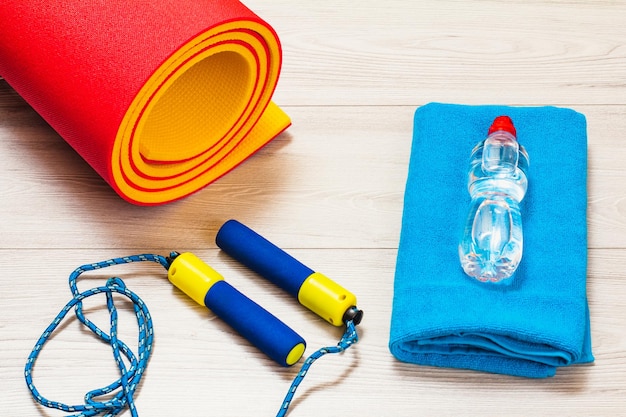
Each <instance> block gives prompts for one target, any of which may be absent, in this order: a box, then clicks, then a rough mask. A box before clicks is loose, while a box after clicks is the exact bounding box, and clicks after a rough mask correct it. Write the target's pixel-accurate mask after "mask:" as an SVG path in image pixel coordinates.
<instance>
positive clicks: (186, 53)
mask: <svg viewBox="0 0 626 417" xmlns="http://www.w3.org/2000/svg"><path fill="white" fill-rule="evenodd" d="M97 3H98V4H97V5H96V4H95V3H94V1H93V0H71V1H60V0H3V1H2V4H0V16H2V20H3V23H2V25H0V75H1V76H3V77H4V78H5V80H6V81H7V82H8V83H9V84H10V85H11V86H12V87H13V88H14V89H15V90H16V91H17V92H18V93H19V94H20V95H21V96H22V97H23V98H24V99H25V100H26V101H27V102H28V103H29V104H30V105H31V106H32V107H33V108H34V109H35V110H36V111H37V112H38V113H39V114H40V115H41V116H42V117H43V118H44V119H45V120H46V121H47V122H48V123H49V124H50V125H51V126H52V127H53V128H54V129H55V130H56V131H57V132H58V133H59V134H60V135H61V136H62V137H63V138H64V139H65V140H66V141H67V142H68V143H69V144H70V145H71V146H72V147H73V148H74V149H75V150H76V151H77V152H78V153H79V154H80V155H81V156H82V157H83V158H84V159H85V160H86V161H87V162H88V163H89V164H90V165H91V166H92V167H93V168H94V169H95V170H96V171H97V172H98V173H99V174H100V175H101V176H102V177H103V178H104V179H105V180H106V181H107V182H108V183H109V184H110V185H111V187H113V189H114V190H115V191H116V192H117V193H118V194H119V195H120V196H122V197H123V198H124V199H126V200H128V201H130V202H132V203H135V204H140V205H156V204H163V203H167V202H170V201H174V200H178V199H180V198H183V197H185V196H187V195H189V194H191V193H193V192H195V191H197V190H199V189H201V188H202V187H204V186H206V185H207V184H209V183H211V182H212V181H214V180H216V179H217V178H219V177H221V176H222V175H224V174H225V173H227V172H228V171H230V170H231V169H233V168H234V167H235V166H237V165H238V164H240V163H241V162H242V161H244V160H245V159H246V158H247V157H249V156H250V155H252V154H253V153H254V152H255V151H257V150H258V149H259V148H261V147H262V146H263V145H265V144H266V143H267V142H269V141H270V140H272V139H273V138H274V137H275V136H276V135H278V134H279V133H280V132H282V131H283V130H284V129H286V128H287V127H288V126H289V125H290V120H289V117H288V116H287V115H286V114H285V113H284V112H283V111H282V110H281V109H280V108H278V106H276V105H275V104H274V103H272V102H271V97H272V94H273V93H274V89H275V87H276V83H277V81H278V76H279V73H280V69H281V62H282V57H281V47H280V43H279V40H278V37H277V36H276V33H275V32H274V30H273V29H272V28H271V27H270V26H269V25H268V24H267V23H266V22H264V21H263V20H261V19H260V18H259V17H258V16H256V15H255V14H254V13H253V12H251V11H250V10H249V9H248V8H246V7H245V6H244V5H242V4H241V3H240V2H238V1H236V0H176V1H173V0H160V1H158V2H154V1H145V0H134V1H132V2H128V1H122V0H109V1H106V2H97Z"/></svg>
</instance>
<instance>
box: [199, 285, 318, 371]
mask: <svg viewBox="0 0 626 417" xmlns="http://www.w3.org/2000/svg"><path fill="white" fill-rule="evenodd" d="M204 304H205V305H206V306H207V307H208V308H209V309H210V310H211V311H212V312H214V313H215V314H216V315H217V316H218V317H220V318H221V319H222V320H223V321H225V322H226V323H227V324H229V325H230V326H231V327H232V328H233V329H235V330H236V331H237V332H238V333H239V334H240V335H242V336H243V337H245V338H246V339H247V340H248V341H249V342H250V343H252V344H253V345H254V346H256V347H257V348H258V349H259V350H260V351H261V352H263V353H265V354H266V355H267V356H268V357H270V358H271V359H273V360H274V361H276V362H277V363H279V364H280V365H282V366H291V365H293V364H294V363H295V362H297V360H298V359H300V357H301V356H302V353H303V352H304V347H305V346H306V342H305V341H304V339H303V338H302V337H301V336H300V335H298V334H297V333H296V332H295V331H294V330H292V329H291V328H290V327H289V326H287V325H286V324H285V323H283V322H282V321H280V320H279V319H278V318H276V317H275V316H274V315H272V314H271V313H270V312H268V311H267V310H265V309H264V308H263V307H261V306H260V305H258V304H257V303H255V302H254V301H252V300H250V299H249V298H248V297H246V296H245V295H243V294H242V293H241V292H239V291H238V290H237V289H236V288H234V287H233V286H232V285H230V284H228V283H227V282H226V281H219V282H217V283H216V284H215V285H213V286H212V287H211V289H210V290H209V291H208V292H207V294H206V296H205V297H204ZM299 344H301V345H302V346H301V347H298V345H299ZM299 349H301V352H300V351H299ZM296 352H300V353H299V354H298V355H297V357H295V358H294V356H293V355H294V354H296ZM290 355H291V357H290ZM288 358H290V360H288ZM289 362H291V363H289Z"/></svg>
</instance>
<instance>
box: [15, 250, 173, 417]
mask: <svg viewBox="0 0 626 417" xmlns="http://www.w3.org/2000/svg"><path fill="white" fill-rule="evenodd" d="M143 261H151V262H157V263H159V264H161V265H163V267H164V268H165V269H167V268H168V267H169V262H168V261H167V259H166V258H165V257H163V256H159V255H151V254H145V255H134V256H129V257H124V258H114V259H110V260H107V261H103V262H98V263H94V264H87V265H83V266H80V267H78V268H76V269H75V270H74V272H72V273H71V274H70V278H69V284H70V290H71V292H72V295H73V297H72V299H71V300H70V301H69V302H68V303H67V304H66V305H65V307H63V309H62V310H61V311H60V312H59V314H58V315H57V316H56V317H55V318H54V320H52V322H51V323H50V325H49V326H48V327H47V328H46V330H44V332H43V334H42V335H41V337H39V340H38V341H37V343H35V347H34V348H33V350H32V351H31V353H30V355H29V356H28V360H27V361H26V366H25V368H24V376H25V378H26V385H27V386H28V389H29V390H30V392H31V394H32V395H33V398H34V399H35V400H36V401H37V402H39V403H40V404H41V405H44V406H46V407H48V408H56V409H59V410H62V411H65V412H68V413H76V412H77V413H78V414H73V415H72V416H76V417H78V416H81V417H82V416H97V415H100V414H103V415H106V416H107V417H108V416H111V417H114V416H116V415H118V414H120V413H122V412H123V411H124V410H125V409H126V407H128V408H129V409H130V413H131V416H133V417H136V416H137V415H138V414H137V409H136V408H135V403H134V401H133V395H134V393H135V390H136V389H137V386H138V385H139V381H140V380H141V377H142V376H143V373H144V371H145V369H146V366H147V364H148V359H149V358H150V353H151V352H152V342H153V336H154V330H153V325H152V318H151V316H150V312H149V311H148V307H147V306H146V304H145V303H144V302H143V300H142V299H141V298H139V296H137V294H135V293H134V292H132V291H131V290H129V289H128V288H126V285H125V284H124V281H122V280H121V279H120V278H117V277H114V278H109V279H108V280H107V282H106V285H104V286H101V287H96V288H92V289H90V290H87V291H84V292H79V291H78V286H77V282H76V281H77V279H78V277H79V276H80V275H81V274H82V273H84V272H87V271H93V270H96V269H102V268H106V267H109V266H113V265H119V264H125V263H131V262H143ZM97 294H105V295H106V300H107V308H108V310H109V315H110V317H111V319H110V330H109V333H108V334H107V333H106V332H105V331H103V330H102V329H100V328H99V327H98V326H96V325H95V324H94V323H93V322H92V321H90V320H89V319H88V318H87V317H85V315H84V313H83V300H85V299H86V298H88V297H91V296H94V295H97ZM113 294H121V295H123V296H126V297H127V298H129V299H130V301H131V302H132V303H133V308H134V310H135V316H136V317H137V324H138V326H139V339H138V349H137V355H135V354H134V353H133V352H132V350H131V349H130V348H129V347H128V345H127V344H126V343H124V342H123V341H122V340H120V339H118V337H117V309H116V308H115V304H114V302H113ZM72 308H74V312H75V314H76V317H77V318H78V320H79V321H80V322H81V323H82V324H83V325H85V326H86V327H87V328H88V329H89V330H91V331H92V332H93V333H94V334H95V335H96V336H97V337H98V338H99V339H101V340H102V341H103V342H105V343H107V344H109V345H111V348H112V350H113V357H114V358H115V362H116V363H117V367H118V368H119V371H120V378H119V379H117V380H116V381H115V382H113V383H112V384H109V385H107V386H106V387H102V388H97V389H94V390H91V391H89V392H87V393H86V394H85V404H80V405H68V404H64V403H62V402H58V401H52V400H49V399H47V398H46V397H44V396H43V395H41V394H40V393H39V391H38V390H37V388H36V387H35V384H34V382H33V376H32V374H33V367H34V365H35V361H36V360H37V358H38V357H39V354H40V353H41V350H42V349H43V347H44V345H45V344H46V342H48V341H49V339H50V337H51V336H52V333H53V332H54V331H55V330H56V328H57V327H58V326H59V324H61V322H62V321H63V319H64V318H65V316H66V315H67V313H68V312H69V311H70V310H71V309H72ZM122 354H123V355H124V356H126V358H127V359H128V362H129V364H130V367H127V366H126V364H125V363H124V359H123V358H122ZM110 394H113V395H112V396H111V395H110ZM105 395H106V396H108V397H107V399H106V400H102V401H98V398H99V397H102V396H105Z"/></svg>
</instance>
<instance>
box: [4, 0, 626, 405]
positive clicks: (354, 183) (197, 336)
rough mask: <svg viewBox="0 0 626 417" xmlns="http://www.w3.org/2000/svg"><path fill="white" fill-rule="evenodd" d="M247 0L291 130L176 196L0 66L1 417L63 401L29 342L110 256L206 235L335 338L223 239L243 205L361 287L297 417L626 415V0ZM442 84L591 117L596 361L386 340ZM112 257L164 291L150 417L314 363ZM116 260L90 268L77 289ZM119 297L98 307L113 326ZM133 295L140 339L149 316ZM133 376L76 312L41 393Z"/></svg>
mask: <svg viewBox="0 0 626 417" xmlns="http://www.w3.org/2000/svg"><path fill="white" fill-rule="evenodd" d="M245 3H246V4H247V5H248V6H249V7H250V8H252V9H253V10H255V11H256V12H257V13H258V14H259V15H260V16H262V17H263V18H264V19H266V20H267V21H268V22H269V23H270V24H271V25H272V26H273V27H274V28H275V29H276V31H277V32H278V34H279V36H280V38H281V41H282V42H283V48H284V58H285V61H284V66H283V72H282V78H281V81H280V82H279V86H278V89H277V92H276V96H275V99H276V102H277V103H278V104H279V105H281V106H282V107H283V108H284V109H285V110H286V111H287V113H288V114H289V115H290V116H291V117H292V119H293V126H292V127H291V128H290V129H288V130H287V132H285V133H284V134H282V135H281V136H280V137H278V138H277V139H276V140H275V141H273V142H272V143H270V144H269V145H268V146H266V147H265V148H263V149H262V150H261V151H260V152H259V153H257V154H256V155H254V156H253V157H252V158H250V159H249V160H248V161H246V162H245V163H244V164H242V165H241V166H240V167H238V168H237V169H235V170H234V171H233V172H231V173H230V174H228V175H226V176H225V177H223V178H221V179H220V180H218V181H217V182H215V183H214V184H212V185H210V186H209V187H207V188H206V189H204V190H201V191H200V192H198V193H196V194H195V195H193V196H191V197H189V198H187V199H185V200H183V201H180V202H177V203H174V204H170V205H166V206H163V207H150V208H146V207H135V206H132V205H129V204H128V203H126V202H124V201H122V200H121V199H120V198H119V197H117V196H116V195H115V193H114V192H113V191H112V190H111V189H110V188H109V186H108V185H107V184H105V183H104V181H103V180H102V179H101V178H100V177H99V176H98V175H97V174H96V173H95V172H94V171H93V170H92V169H91V168H90V167H89V166H88V165H87V164H86V163H85V162H84V161H83V160H82V159H81V158H80V157H79V156H78V155H77V154H76V153H75V152H74V151H73V150H72V149H71V148H70V147H69V146H68V145H67V144H66V143H65V142H64V141H63V140H62V139H61V138H60V137H59V136H58V135H57V134H56V133H55V132H54V131H53V130H51V129H50V127H49V126H48V125H47V124H46V123H45V122H44V121H43V120H42V119H41V118H40V117H39V116H38V115H37V114H36V113H35V112H34V111H33V110H32V109H31V108H30V107H29V106H28V105H27V104H26V103H24V101H23V100H22V99H21V98H20V97H19V96H17V94H16V93H15V92H14V91H13V90H12V89H11V87H10V86H8V85H7V83H6V82H5V81H4V80H0V271H2V272H3V273H2V275H1V276H0V282H1V283H2V295H1V300H2V302H1V303H0V317H2V320H0V392H2V395H1V396H0V407H1V408H2V409H3V410H5V414H6V415H28V416H52V415H58V414H56V413H53V412H50V411H46V410H43V409H42V408H41V407H38V406H37V405H35V404H34V402H33V401H32V399H31V398H30V394H29V393H28V391H27V388H26V386H25V384H24V380H23V366H24V363H25V360H26V357H27V356H28V353H29V352H30V349H31V348H32V346H33V344H34V343H35V341H36V340H37V338H38V337H39V334H40V333H41V331H42V330H43V329H44V328H45V326H46V325H47V324H48V322H49V321H50V320H52V318H53V317H54V316H55V315H56V313H57V312H58V310H59V309H60V308H61V307H62V306H63V305H64V304H65V302H67V300H68V299H69V294H70V293H69V289H68V287H67V276H68V274H69V273H70V272H71V271H72V270H73V269H74V268H75V267H76V266H78V265H80V264H83V263H87V262H94V261H99V260H103V259H106V258H108V257H112V256H121V255H128V254H133V253H140V252H157V253H162V254H166V253H167V252H169V251H170V250H180V251H185V250H192V251H194V252H195V253H196V254H197V255H198V256H200V257H201V258H203V259H205V260H206V261H207V262H208V263H209V264H212V265H213V266H214V267H216V268H217V269H219V270H220V272H221V273H223V274H224V276H225V277H226V278H227V280H228V281H229V282H230V283H231V284H233V285H234V286H236V287H237V288H239V289H240V290H242V291H243V292H245V293H246V294H247V295H249V296H250V297H251V298H253V299H254V300H255V301H257V302H259V303H260V304H262V305H264V306H266V307H268V308H269V309H270V310H271V311H272V312H273V313H275V314H276V315H277V316H279V317H280V318H281V319H283V320H284V321H286V322H287V323H288V324H289V325H291V326H292V327H293V328H294V329H296V330H297V331H298V332H299V333H300V334H302V336H303V337H304V338H305V339H306V340H307V343H308V346H309V348H308V350H307V352H308V353H311V352H312V349H314V348H317V347H320V346H323V345H329V344H334V343H335V342H336V340H337V339H338V338H339V336H340V331H339V330H338V329H335V328H332V327H330V326H328V325H326V324H325V323H323V322H321V321H320V320H318V319H317V317H316V316H314V315H313V314H312V313H309V312H308V311H306V310H304V309H303V308H301V307H300V306H298V305H297V303H296V302H295V301H294V300H291V299H289V298H288V297H287V296H285V295H284V294H282V293H281V292H280V291H279V290H277V289H276V288H275V287H273V286H271V285H269V284H267V283H265V282H263V281H262V280H260V279H259V278H258V277H257V276H255V275H254V274H252V273H251V272H249V271H247V270H246V269H245V268H243V267H241V266H240V265H238V264H236V263H235V262H234V261H232V259H230V258H228V257H227V256H225V255H224V254H223V253H221V252H220V251H219V250H218V249H217V248H216V246H215V243H214V237H215V233H216V231H217V229H218V228H219V226H220V225H221V224H222V223H223V222H224V221H225V220H227V219H228V218H237V219H239V220H241V221H243V222H244V223H247V224H249V225H250V226H252V227H253V228H255V229H256V230H258V231H259V232H261V233H262V234H264V235H266V236H268V237H271V239H272V240H273V241H274V242H276V243H277V244H279V246H281V247H283V248H286V249H288V250H289V252H290V253H292V254H293V255H294V256H296V257H297V258H299V259H301V260H302V261H303V262H305V263H306V264H307V265H309V266H311V267H313V268H314V269H316V270H319V271H320V272H323V273H325V274H327V275H329V276H330V277H333V278H335V279H336V280H337V281H339V282H340V283H342V284H343V285H344V286H345V287H347V288H349V289H350V290H351V291H353V292H354V293H356V294H357V296H358V297H359V306H360V307H361V308H363V309H364V310H365V312H366V318H365V320H364V322H363V324H362V326H361V329H360V331H361V332H362V337H361V341H360V343H359V344H358V345H357V346H356V347H355V348H354V349H350V350H349V351H347V352H346V353H345V354H343V355H340V356H336V357H325V358H323V359H321V360H320V361H318V362H317V363H316V365H315V366H314V367H313V368H312V370H311V373H310V375H309V376H308V377H307V379H306V380H305V382H304V384H303V386H302V387H301V388H300V390H299V392H298V394H297V395H296V399H295V402H294V405H293V409H292V410H291V412H290V414H289V415H290V416H293V417H296V416H310V417H312V416H321V415H324V416H344V415H347V414H352V415H363V416H407V417H408V416H429V417H430V416H433V417H439V416H441V417H446V416H459V415H461V416H476V415H481V416H494V417H495V416H512V417H527V416H530V415H532V416H537V417H540V416H553V415H560V416H580V417H583V416H584V417H589V416H600V417H602V416H626V411H625V410H626V332H625V331H624V329H625V328H626V273H624V271H626V186H625V185H624V184H625V183H626V164H625V162H626V142H625V141H624V132H625V131H626V71H625V70H624V69H625V68H626V46H625V45H626V25H625V24H624V23H626V21H625V17H626V2H625V1H591V0H588V1H584V0H570V1H539V0H534V1H521V0H510V1H493V0H476V1H471V2H468V1H452V0H447V1H408V0H390V1H386V2H380V1H368V0H362V1H358V2H357V1H354V0H339V1H332V2H331V1H327V0H320V1H316V2H306V3H304V2H303V3H294V2H290V1H286V0H277V1H271V2H269V1H261V0H250V1H246V2H245ZM0 75H1V74H0ZM431 101H441V102H452V103H468V104H511V105H530V106H541V105H560V106H567V107H570V108H573V109H574V110H577V111H579V112H581V113H583V114H585V116H586V117H587V123H588V141H589V169H588V195H589V200H588V201H589V203H588V228H589V240H588V247H589V259H588V279H589V282H588V295H589V302H590V309H591V322H592V323H591V326H592V341H593V350H594V354H595V356H596V362H595V363H594V364H593V365H589V366H574V367H570V368H566V369H560V370H559V371H558V372H557V375H556V377H554V378H550V379H546V380H527V379H522V378H512V377H507V376H501V375H489V374H483V373H477V372H469V371H460V370H453V369H435V368H429V367H418V366H412V365H407V364H402V363H399V362H398V361H396V360H395V359H394V358H393V357H392V356H391V354H390V353H389V351H388V348H387V343H388V337H389V322H390V315H391V300H392V295H393V294H392V287H393V277H394V270H395V259H396V253H397V245H398V239H399V233H400V222H401V218H402V202H403V194H404V186H405V180H406V175H407V168H408V158H409V152H410V147H411V137H412V117H413V113H414V111H415V109H416V108H417V107H418V106H419V105H422V104H425V103H427V102H431ZM546 140H549V138H546ZM111 273H115V274H119V275H121V276H122V277H123V278H124V279H125V281H126V282H127V285H128V286H129V287H130V288H131V289H132V290H134V291H135V292H137V293H138V294H139V295H140V296H141V297H142V298H143V299H144V300H145V301H146V303H147V305H148V306H149V308H150V311H151V313H152V315H153V317H154V321H155V331H156V338H155V350H154V356H153V358H152V360H151V362H150V365H149V367H148V372H147V374H146V375H145V378H144V380H143V382H142V384H141V387H140V390H139V392H138V396H137V406H138V409H139V413H140V415H143V416H157V417H158V416H170V415H209V414H210V415H220V416H242V415H251V416H266V415H267V416H271V415H275V413H276V411H277V409H278V406H279V405H280V403H281V401H282V398H283V396H284V395H285V393H286V390H287V388H288V386H289V384H290V382H291V379H292V378H293V377H294V375H295V373H296V372H297V369H295V368H293V369H292V368H289V369H284V368H278V367H276V366H275V365H274V364H273V363H272V362H271V361H270V360H268V359H266V358H265V357H264V356H263V355H262V354H260V353H258V351H257V350H256V349H255V348H253V347H251V346H250V345H249V344H247V343H246V342H245V341H243V340H242V339H241V338H240V337H239V336H237V335H236V334H234V333H233V331H232V330H231V329H229V328H228V326H226V325H225V324H223V323H222V322H221V321H220V320H219V319H216V318H215V317H214V316H213V315H212V313H211V312H210V311H208V310H206V309H204V308H201V307H199V306H196V305H194V304H193V302H192V301H190V300H189V299H187V298H186V297H185V296H183V295H182V294H180V293H179V292H178V291H177V290H176V289H174V288H172V287H171V285H169V283H168V282H167V280H166V278H165V275H164V273H163V270H162V269H161V268H160V267H159V266H157V265H138V266H127V267H116V269H115V270H112V271H111ZM108 276H109V271H103V273H94V274H90V276H89V277H86V278H85V280H84V282H83V281H81V285H82V286H84V288H89V287H91V286H93V284H96V283H99V282H101V280H102V279H104V278H105V277H108ZM103 307H104V306H103V305H100V304H99V303H97V302H94V303H93V304H91V305H90V307H89V308H90V310H89V311H90V313H91V314H93V315H94V317H96V319H97V320H101V321H102V323H104V322H105V321H106V317H105V315H104V313H105V311H104V308H103ZM122 313H123V317H122V321H123V331H124V334H125V335H128V338H129V339H130V340H132V338H133V335H134V333H133V331H134V330H133V328H132V318H131V317H130V316H129V315H128V314H127V313H128V311H122ZM115 377H116V374H115V365H114V364H113V360H112V358H111V356H110V353H109V352H108V351H107V349H106V348H103V347H102V345H100V344H99V343H96V342H94V341H93V340H92V339H91V337H89V336H88V335H87V334H86V333H85V332H84V331H82V330H80V329H79V328H78V326H77V324H76V321H75V320H69V321H68V323H67V324H66V325H65V326H64V329H63V332H62V333H60V334H58V335H56V336H55V337H54V340H53V342H52V344H51V345H50V346H49V347H46V350H45V351H44V355H43V356H42V359H41V361H40V364H38V367H37V368H36V382H37V384H38V385H39V386H40V388H41V390H42V392H43V393H44V394H45V395H47V396H48V397H50V398H53V399H58V400H64V401H66V402H71V401H75V402H80V401H81V399H82V395H83V394H84V392H85V391H86V390H88V389H92V388H96V387H97V386H101V385H104V384H108V383H109V382H111V381H112V380H113V379H114V378H115ZM124 415H125V416H126V415H129V413H124Z"/></svg>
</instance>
